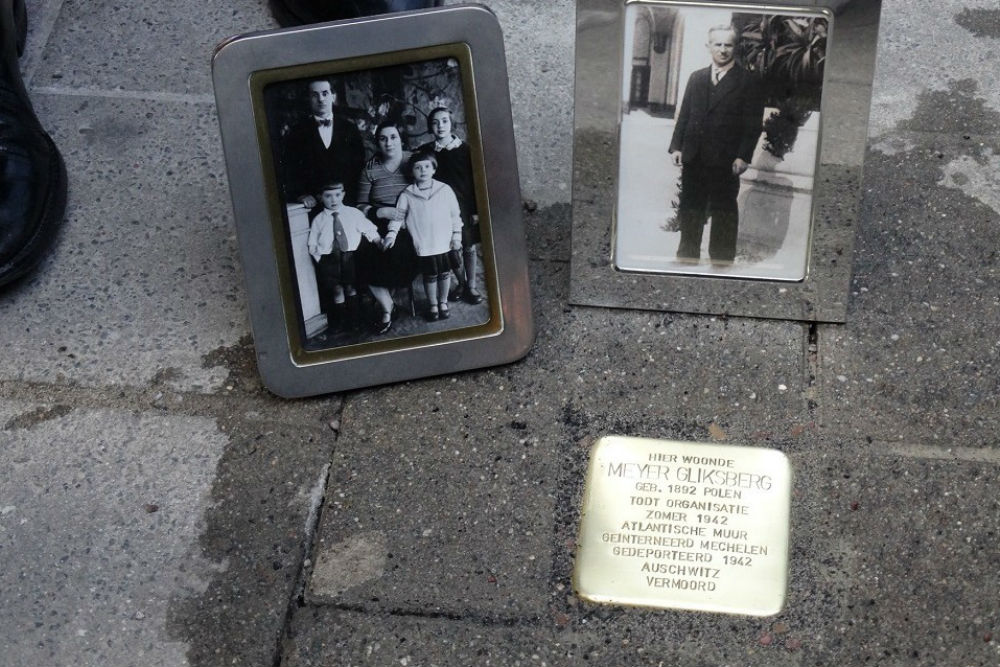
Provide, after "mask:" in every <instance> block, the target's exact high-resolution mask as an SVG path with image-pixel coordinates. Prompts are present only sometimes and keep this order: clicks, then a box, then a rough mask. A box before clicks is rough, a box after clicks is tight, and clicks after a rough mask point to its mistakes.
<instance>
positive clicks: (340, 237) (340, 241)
mask: <svg viewBox="0 0 1000 667" xmlns="http://www.w3.org/2000/svg"><path fill="white" fill-rule="evenodd" d="M333 235H334V238H335V239H336V245H337V249H338V250H341V251H342V252H347V246H348V244H347V232H345V231H344V225H343V223H341V222H340V214H339V213H336V212H335V213H334V214H333Z"/></svg>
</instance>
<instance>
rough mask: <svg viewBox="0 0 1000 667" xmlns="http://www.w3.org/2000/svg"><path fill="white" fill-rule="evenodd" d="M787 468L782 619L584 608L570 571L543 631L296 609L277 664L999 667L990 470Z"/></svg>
mask: <svg viewBox="0 0 1000 667" xmlns="http://www.w3.org/2000/svg"><path fill="white" fill-rule="evenodd" d="M820 444H824V446H827V447H829V446H831V445H834V443H833V442H832V441H828V442H826V443H820ZM830 448H831V449H832V447H830ZM826 451H829V449H827V450H826ZM792 462H793V468H794V470H795V482H794V486H793V498H794V500H793V513H792V526H791V531H792V533H791V534H792V547H791V549H792V550H791V556H790V569H791V572H790V583H789V595H788V601H787V604H786V607H785V609H784V611H783V612H782V613H781V614H779V615H777V616H774V617H770V618H752V617H741V616H727V615H717V614H702V613H692V612H675V611H670V610H640V609H628V608H623V607H615V606H596V605H591V604H587V603H583V602H580V601H579V600H578V599H577V598H575V596H574V595H573V594H572V592H571V591H570V589H569V576H570V570H571V563H569V562H566V563H564V564H562V565H560V566H559V567H557V569H556V571H555V572H554V573H553V577H552V580H551V582H550V583H549V591H548V592H549V593H550V595H549V602H548V606H547V609H546V610H545V612H544V613H543V614H542V615H541V616H540V617H538V618H537V619H530V620H522V621H511V622H508V623H495V622H484V621H483V619H480V618H476V617H475V616H473V615H461V616H459V617H448V618H442V617H440V616H439V615H426V614H418V615H408V614H407V615H393V614H383V613H358V612H357V610H354V611H351V610H343V609H340V610H338V609H334V608H330V607H306V608H302V609H300V610H298V611H297V613H296V614H295V617H294V618H293V621H292V625H291V628H290V632H289V638H288V641H287V643H286V646H285V663H283V664H289V665H294V666H296V667H299V666H305V665H310V666H318V665H350V664H371V665H390V664H392V665H396V664H413V665H437V666H439V667H444V666H451V665H456V666H457V665H468V664H490V665H498V666H507V665H510V666H514V665H539V664H547V665H551V666H556V665H578V664H581V663H582V662H583V661H588V662H590V661H599V662H600V663H601V664H608V665H650V666H653V665H660V664H677V665H685V666H688V665H713V666H718V665H726V666H729V665H732V666H736V665H741V666H746V665H749V666H757V665H759V666H761V667H764V666H774V665H777V666H784V665H788V666H792V665H794V666H805V665H830V664H841V665H863V664H879V665H892V666H896V665H910V664H913V665H942V664H948V665H984V666H985V665H991V664H994V663H995V660H996V656H997V651H998V648H997V644H996V642H995V641H993V634H994V633H995V632H996V628H997V624H998V622H1000V619H998V612H997V610H996V607H995V604H994V600H993V595H992V589H991V588H990V587H989V586H984V585H983V580H982V573H984V572H992V571H994V570H995V569H996V565H997V556H996V553H995V549H992V548H990V546H989V544H990V541H991V540H992V539H993V538H994V537H995V534H996V532H997V512H996V510H997V502H996V501H995V500H994V499H993V498H992V496H991V495H990V492H989V483H988V481H989V480H991V479H993V478H994V477H995V475H996V467H995V464H988V463H962V462H958V463H955V462H942V461H921V460H915V459H903V458H892V457H869V456H852V455H850V454H846V455H844V454H828V453H827V454H824V453H821V452H804V451H803V452H801V453H793V454H792ZM574 511H575V510H574ZM556 521H559V518H558V517H556ZM573 523H574V524H575V523H576V522H575V521H573ZM559 548H561V547H560V546H559V545H556V549H557V550H558V549H559Z"/></svg>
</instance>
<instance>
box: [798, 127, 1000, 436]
mask: <svg viewBox="0 0 1000 667" xmlns="http://www.w3.org/2000/svg"><path fill="white" fill-rule="evenodd" d="M955 121H956V122H961V118H955ZM966 136H968V135H966ZM896 137H897V139H899V141H898V142H897V145H898V146H899V150H898V152H889V153H887V152H882V151H873V152H871V153H870V154H869V156H868V160H867V163H866V173H865V186H866V187H865V203H864V206H863V212H862V220H863V224H862V225H861V228H860V230H859V234H858V244H857V246H856V251H855V257H854V267H855V276H854V281H853V287H852V295H851V306H850V311H849V315H848V322H847V324H846V325H844V326H842V327H841V326H831V327H820V328H819V335H818V341H819V387H820V389H819V392H818V395H817V402H818V404H819V406H820V412H821V415H822V420H821V421H822V423H823V425H824V427H825V428H826V429H827V430H828V431H829V432H830V433H832V434H838V435H842V436H844V437H848V438H851V439H861V438H866V437H867V438H869V439H874V440H879V441H893V442H898V441H908V442H929V443H933V444H937V445H938V446H967V447H984V446H985V447H995V446H996V443H997V438H996V433H997V431H998V426H1000V419H998V417H997V415H998V410H997V408H998V403H997V401H998V398H997V397H998V392H997V367H998V362H1000V339H998V337H997V336H996V335H995V330H996V322H997V320H998V317H1000V297H998V295H997V293H996V290H995V289H991V287H990V286H992V285H996V284H997V279H998V277H1000V276H998V274H997V263H996V248H997V247H998V244H1000V225H998V222H1000V212H998V211H997V210H995V209H994V208H993V207H994V206H1000V204H997V203H996V201H994V200H995V195H994V194H993V192H994V191H993V190H992V188H989V187H987V186H988V182H984V181H982V180H980V181H979V182H978V183H977V182H976V181H975V180H973V179H974V178H975V176H976V174H977V173H978V172H979V170H981V169H983V167H984V166H987V165H989V164H990V163H991V162H990V161H991V160H993V159H995V155H996V153H997V148H998V146H997V142H996V141H995V140H994V141H990V140H982V141H977V140H975V138H973V137H970V138H969V139H965V138H963V137H962V135H960V134H959V135H957V136H956V135H929V134H913V133H911V134H902V135H896ZM987 170H988V167H987ZM965 174H971V175H972V176H966V175H965Z"/></svg>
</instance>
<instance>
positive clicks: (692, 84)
mask: <svg viewBox="0 0 1000 667" xmlns="http://www.w3.org/2000/svg"><path fill="white" fill-rule="evenodd" d="M736 44H737V33H736V29H735V28H734V27H733V26H732V25H727V26H721V25H720V26H715V27H713V28H712V29H710V30H709V32H708V44H707V45H706V46H707V47H708V51H709V54H710V55H711V57H712V64H711V65H710V66H709V67H706V68H704V69H700V70H696V71H695V72H694V73H692V74H691V77H690V78H689V79H688V83H687V87H686V88H685V89H684V97H683V99H682V101H681V106H680V111H679V112H678V114H677V119H676V121H675V124H674V133H673V137H672V138H671V140H670V149H669V153H670V155H671V158H672V159H673V162H674V164H675V165H678V166H680V167H681V192H680V198H679V202H678V221H679V223H680V231H681V238H680V245H679V246H678V248H677V258H678V259H679V260H681V261H697V260H698V259H700V257H701V243H702V235H703V232H704V228H705V224H706V223H707V221H708V219H709V218H711V220H712V223H711V227H710V231H709V245H708V254H709V257H710V259H711V261H712V263H713V264H726V263H732V261H733V260H734V259H735V257H736V238H737V231H738V228H739V209H738V207H737V203H736V197H737V195H738V194H739V191H740V175H741V174H742V173H743V172H745V171H746V170H747V169H748V168H749V166H750V161H751V160H752V159H753V152H754V148H755V147H756V146H757V141H758V139H759V137H760V133H761V130H762V127H763V113H764V104H763V97H762V95H761V94H760V91H759V86H758V84H757V81H756V80H755V79H754V78H753V76H752V75H751V74H750V73H749V72H747V71H746V70H745V69H743V67H741V66H740V65H739V63H737V62H736Z"/></svg>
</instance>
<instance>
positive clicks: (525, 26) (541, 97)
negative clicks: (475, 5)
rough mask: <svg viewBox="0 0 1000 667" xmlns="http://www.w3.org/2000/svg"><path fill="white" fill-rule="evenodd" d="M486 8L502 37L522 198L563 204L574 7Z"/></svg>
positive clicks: (503, 3)
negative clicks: (494, 20)
mask: <svg viewBox="0 0 1000 667" xmlns="http://www.w3.org/2000/svg"><path fill="white" fill-rule="evenodd" d="M447 4H451V0H449V2H448V3H447ZM485 4H487V5H488V6H489V8H490V9H492V10H493V12H494V13H495V14H496V15H497V18H498V19H499V21H500V27H501V29H502V30H503V33H504V48H505V50H506V52H507V70H508V74H509V76H510V96H511V106H512V110H513V115H514V138H515V142H516V144H517V164H518V170H519V172H520V176H521V189H522V194H523V195H524V196H525V197H527V198H529V199H533V200H535V201H537V202H538V203H539V204H542V205H548V204H553V203H557V202H567V201H569V199H570V155H571V152H572V143H573V140H572V136H573V61H574V44H575V41H576V2H575V0H547V1H546V2H523V0H494V1H492V2H487V3H485Z"/></svg>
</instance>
